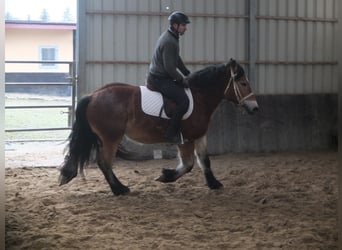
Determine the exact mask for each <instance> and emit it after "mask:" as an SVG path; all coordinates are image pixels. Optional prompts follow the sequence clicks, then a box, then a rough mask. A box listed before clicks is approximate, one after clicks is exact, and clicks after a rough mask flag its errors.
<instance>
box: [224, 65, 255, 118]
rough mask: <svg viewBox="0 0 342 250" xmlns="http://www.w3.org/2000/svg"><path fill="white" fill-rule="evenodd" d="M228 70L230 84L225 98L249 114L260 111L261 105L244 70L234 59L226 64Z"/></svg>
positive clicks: (225, 92)
mask: <svg viewBox="0 0 342 250" xmlns="http://www.w3.org/2000/svg"><path fill="white" fill-rule="evenodd" d="M226 69H227V71H228V83H227V86H226V89H225V91H224V98H225V99H227V100H228V101H231V102H233V103H236V104H238V105H241V106H243V107H244V108H245V109H246V110H247V111H248V113H250V114H253V113H254V112H256V111H257V110H258V109H259V105H258V102H257V100H256V98H255V95H254V93H253V92H252V88H251V86H250V83H249V80H248V78H247V76H246V74H245V71H244V69H243V68H242V66H241V65H240V64H238V63H237V62H236V61H235V60H233V59H230V61H229V62H228V63H227V64H226Z"/></svg>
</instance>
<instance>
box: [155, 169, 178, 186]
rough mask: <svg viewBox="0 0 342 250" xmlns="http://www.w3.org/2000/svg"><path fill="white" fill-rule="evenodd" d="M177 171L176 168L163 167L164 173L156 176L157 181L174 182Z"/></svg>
mask: <svg viewBox="0 0 342 250" xmlns="http://www.w3.org/2000/svg"><path fill="white" fill-rule="evenodd" d="M176 177H177V171H176V170H174V169H165V168H164V169H163V171H162V175H161V176H159V177H158V178H156V179H155V180H156V181H160V182H164V183H167V182H174V181H175V180H176V179H177V178H176Z"/></svg>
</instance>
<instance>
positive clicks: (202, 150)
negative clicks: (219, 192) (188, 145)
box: [195, 135, 223, 189]
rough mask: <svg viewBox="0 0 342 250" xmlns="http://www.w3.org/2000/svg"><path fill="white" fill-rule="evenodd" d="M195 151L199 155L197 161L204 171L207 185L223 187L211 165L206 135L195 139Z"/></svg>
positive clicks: (215, 187)
mask: <svg viewBox="0 0 342 250" xmlns="http://www.w3.org/2000/svg"><path fill="white" fill-rule="evenodd" d="M195 151H196V156H197V162H198V165H199V166H200V168H201V170H202V172H203V173H204V177H205V180H206V182H207V185H208V187H209V188H211V189H219V188H221V187H223V185H222V184H221V182H219V181H218V180H217V179H216V177H215V176H214V174H213V172H212V170H211V166H210V159H209V156H208V153H207V136H206V135H204V136H203V137H201V138H200V139H198V140H196V141H195Z"/></svg>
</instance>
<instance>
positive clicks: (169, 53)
mask: <svg viewBox="0 0 342 250" xmlns="http://www.w3.org/2000/svg"><path fill="white" fill-rule="evenodd" d="M177 69H179V71H180V72H182V74H183V75H185V76H187V75H188V74H189V73H190V71H189V70H188V69H187V68H186V67H185V65H184V63H183V61H182V58H181V57H180V55H179V37H178V35H176V34H175V33H173V32H172V31H171V30H167V31H165V32H164V33H163V34H162V35H161V36H160V37H159V39H158V41H157V45H156V48H155V50H154V54H153V56H152V61H151V64H150V69H149V70H150V73H151V74H153V75H155V76H158V77H162V78H171V79H173V80H176V81H182V79H183V76H182V75H181V74H180V73H179V72H178V71H177Z"/></svg>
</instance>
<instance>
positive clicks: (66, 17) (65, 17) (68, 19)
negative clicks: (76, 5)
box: [63, 7, 73, 22]
mask: <svg viewBox="0 0 342 250" xmlns="http://www.w3.org/2000/svg"><path fill="white" fill-rule="evenodd" d="M63 21H64V22H72V21H73V16H72V14H71V12H70V8H69V7H66V8H65V10H64V13H63Z"/></svg>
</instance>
